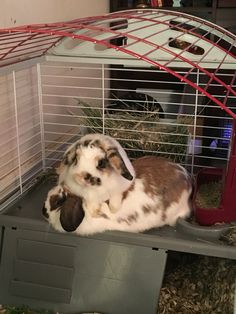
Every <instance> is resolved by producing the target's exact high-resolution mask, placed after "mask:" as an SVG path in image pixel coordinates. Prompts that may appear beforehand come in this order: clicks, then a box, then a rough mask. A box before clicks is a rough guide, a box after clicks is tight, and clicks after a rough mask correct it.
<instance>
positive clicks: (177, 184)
mask: <svg viewBox="0 0 236 314" xmlns="http://www.w3.org/2000/svg"><path fill="white" fill-rule="evenodd" d="M132 166H133V170H134V172H135V173H134V179H133V180H132V183H131V185H129V187H128V188H127V189H126V191H124V192H123V193H122V195H121V197H120V198H121V204H120V208H119V210H118V211H116V212H112V211H111V210H110V208H109V201H108V200H107V201H105V202H102V203H101V206H100V210H99V212H98V214H97V216H96V217H95V216H94V215H93V214H92V212H91V211H90V210H88V209H87V208H86V202H83V201H82V198H81V197H80V196H78V195H74V194H71V193H66V192H65V186H63V185H60V184H58V185H57V186H55V187H54V188H52V189H51V190H50V191H49V193H48V196H47V200H46V202H45V204H44V210H43V211H44V214H45V216H46V218H47V219H48V221H49V223H50V224H51V225H52V226H53V227H54V228H55V229H56V230H58V231H62V232H63V231H68V229H70V230H69V231H73V232H75V233H76V234H79V235H90V234H94V233H98V232H104V231H106V230H120V231H127V232H143V231H146V230H149V229H152V228H156V227H162V226H164V225H170V226H173V225H175V224H176V221H177V220H178V218H187V217H188V216H189V215H190V213H191V205H190V195H191V191H192V184H191V180H190V177H189V175H188V173H187V171H186V170H185V169H184V168H183V167H182V166H180V165H179V164H176V163H174V162H171V161H169V160H168V159H165V158H161V157H154V156H146V157H142V158H138V159H136V160H134V162H133V165H132ZM66 189H67V188H66ZM63 193H64V194H63ZM77 194H79V193H77ZM63 195H66V197H63ZM58 198H59V200H60V201H59V202H58V200H57V199H58ZM70 198H75V199H76V198H77V201H73V204H74V207H73V208H72V206H71V205H70V203H71V201H70ZM65 212H67V214H65ZM68 226H69V227H68ZM70 226H71V227H70Z"/></svg>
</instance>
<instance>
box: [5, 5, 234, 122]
mask: <svg viewBox="0 0 236 314" xmlns="http://www.w3.org/2000/svg"><path fill="white" fill-rule="evenodd" d="M127 25H128V26H127ZM0 36H1V44H2V48H1V51H2V52H1V54H0V58H1V64H2V66H4V65H6V64H12V63H14V62H20V61H22V60H27V59H28V60H29V59H30V58H35V57H38V56H41V55H45V54H47V53H48V52H49V49H50V48H52V47H53V46H55V45H56V44H58V43H59V42H60V44H59V45H58V47H57V48H58V51H57V49H55V50H53V51H54V53H59V54H60V53H62V54H63V55H64V53H65V50H66V49H64V48H66V46H67V48H69V49H67V52H66V53H65V54H66V55H67V53H68V51H69V55H76V56H83V53H84V52H85V53H87V52H88V54H89V53H90V52H91V51H93V50H94V49H95V51H96V55H97V56H99V55H100V53H99V50H100V52H101V56H103V57H108V56H107V55H106V54H105V55H104V50H105V51H109V52H110V51H112V55H111V56H110V57H114V58H128V59H129V57H131V58H133V59H136V60H142V61H143V62H144V63H146V64H148V65H149V66H150V65H151V66H154V67H156V68H159V69H161V70H164V71H166V72H168V73H170V74H172V75H173V76H175V77H177V78H178V79H179V80H182V81H184V82H186V83H187V84H189V85H190V86H192V87H194V88H195V89H197V90H198V91H199V92H200V93H203V94H204V95H205V96H207V97H208V98H209V99H211V100H212V101H214V102H215V103H216V104H218V105H219V106H221V107H222V108H223V109H224V110H225V111H226V112H227V113H228V114H229V115H231V116H232V117H234V118H235V117H236V115H235V113H234V112H232V110H230V109H229V108H228V107H227V106H225V103H224V102H221V101H220V100H219V99H218V98H215V97H214V96H213V95H212V94H210V93H209V90H208V86H209V85H210V84H211V83H213V84H220V85H222V86H223V87H224V88H225V90H226V91H227V92H228V95H229V96H236V92H235V90H234V89H233V88H232V85H233V84H234V79H235V78H234V79H233V81H232V82H231V84H228V85H227V84H225V82H224V81H223V80H222V79H221V76H220V70H221V69H222V68H223V67H224V64H227V63H228V62H229V63H230V65H231V66H233V67H234V69H235V66H234V65H235V60H236V54H235V50H236V46H235V35H233V34H231V33H229V32H228V31H226V30H224V29H223V28H221V27H218V26H216V25H214V24H212V23H210V22H207V21H204V20H202V19H200V18H197V17H193V16H190V15H187V14H183V13H180V12H171V11H165V10H142V11H140V10H130V11H124V12H115V13H111V14H107V15H105V16H97V17H92V18H83V19H77V20H73V21H69V22H64V23H51V24H38V25H28V26H21V27H16V28H11V29H2V30H1V34H0ZM18 37H19V38H18ZM63 38H67V39H68V40H69V41H67V40H64V41H62V42H61V40H62V39H63ZM71 39H72V41H71ZM84 43H92V44H91V45H86V44H85V45H84ZM83 47H84V49H83ZM96 47H97V49H96ZM61 48H62V49H61ZM74 48H76V50H75V51H74ZM77 48H78V49H77ZM103 48H104V49H103ZM77 50H78V51H77ZM91 56H93V57H95V55H94V54H92V55H91V54H90V57H91ZM176 61H178V62H179V65H180V66H183V65H184V66H187V67H188V68H189V70H188V71H187V72H186V73H185V74H184V75H181V74H179V73H178V72H176V71H175V70H173V65H174V64H175V62H176ZM209 62H210V63H212V64H214V65H213V67H214V71H209V70H207V69H206V67H204V66H203V64H208V66H209ZM181 64H182V65H181ZM196 68H197V69H198V70H199V72H200V73H202V74H204V75H205V76H206V78H207V83H206V84H205V85H204V86H202V87H201V86H199V85H197V84H196V83H195V82H194V81H192V80H191V77H192V76H191V74H192V72H194V71H195V69H196Z"/></svg>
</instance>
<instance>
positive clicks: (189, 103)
mask: <svg viewBox="0 0 236 314" xmlns="http://www.w3.org/2000/svg"><path fill="white" fill-rule="evenodd" d="M235 52H236V44H235V35H233V34H231V33H230V32H228V31H227V30H224V29H223V28H221V27H219V26H217V25H214V24H212V23H210V22H207V21H205V20H202V19H200V18H197V17H193V16H190V15H187V14H184V13H180V12H173V11H167V10H158V9H157V10H153V9H151V10H150V9H147V10H128V11H122V12H115V13H110V14H106V15H103V16H95V17H92V18H91V17H89V18H82V19H77V20H73V21H68V22H61V23H50V24H34V25H26V26H20V27H14V28H10V29H1V30H0V71H1V70H2V71H3V74H4V73H5V72H4V71H5V70H6V69H7V68H9V69H12V68H14V67H15V66H18V65H20V64H22V68H23V67H24V66H25V65H26V63H27V62H29V61H30V62H31V61H32V62H34V60H35V63H36V62H37V61H38V60H39V58H41V57H44V58H43V60H46V62H43V63H41V64H38V65H37V67H36V72H37V87H38V90H37V99H38V101H37V106H38V108H39V115H38V118H37V125H39V126H40V141H39V146H40V152H39V151H36V153H35V156H36V157H35V162H34V164H35V166H34V167H36V168H34V167H33V164H31V163H28V168H27V169H25V168H24V170H23V172H22V175H19V174H18V175H17V176H16V178H17V180H20V181H21V182H22V184H20V186H21V193H22V192H23V190H24V189H22V186H24V185H25V183H26V182H28V181H29V178H31V177H32V178H33V177H35V174H38V173H39V172H40V171H42V170H43V169H44V170H45V169H47V168H48V167H51V166H52V165H54V164H55V163H56V162H57V161H59V160H60V158H61V155H62V153H63V152H64V150H65V147H66V146H67V144H69V143H71V142H73V141H74V140H76V139H77V138H78V137H79V136H81V135H82V134H84V132H86V131H88V130H93V131H98V132H103V133H108V134H110V135H112V136H114V137H116V138H117V139H118V140H120V141H121V144H122V145H124V147H125V148H126V149H127V151H128V152H129V155H130V157H131V158H134V157H138V156H140V155H141V154H144V153H145V154H147V153H150V154H156V153H158V154H159V155H163V156H167V157H170V158H173V159H174V160H175V161H177V162H180V163H182V164H183V165H184V166H185V167H186V168H187V169H188V170H190V171H191V173H192V174H195V173H196V172H197V171H198V170H199V169H201V168H203V167H204V168H214V167H219V166H220V167H222V166H223V167H224V168H227V167H228V168H230V165H229V157H230V151H231V150H230V148H231V146H232V145H233V138H234V135H235V134H234V131H232V130H233V122H232V121H233V120H235V118H236V110H235V97H236V89H235V73H236V71H235V70H236V60H235V59H236V53H235ZM19 72H20V71H19ZM16 73H18V72H16ZM15 100H16V102H17V103H16V110H17V108H18V106H19V100H18V99H15ZM16 128H17V124H16ZM32 138H33V137H32ZM178 140H179V142H178ZM31 145H33V142H31ZM16 147H17V146H16ZM16 147H14V149H15V148H16ZM173 149H174V150H173ZM22 154H23V152H22V151H21V150H18V159H19V158H21V155H22ZM33 156H34V154H33V153H32V156H31V159H30V160H31V161H32V160H34V157H33ZM37 156H39V159H40V161H39V160H38V159H37ZM1 157H2V156H1ZM231 157H232V156H231ZM231 161H234V159H233V158H231ZM31 168H32V169H35V170H34V171H35V172H34V171H33V172H32V171H31V170H32V169H31ZM231 168H232V167H231ZM6 169H7V170H6ZM19 169H20V168H19ZM30 169H31V170H30ZM12 170H13V169H10V170H9V169H8V168H5V170H4V171H5V173H4V174H3V176H2V177H5V176H6V175H8V174H9V173H10V172H12ZM6 171H9V172H8V173H6ZM22 176H23V177H24V179H23V180H22V179H21V177H22ZM5 182H6V181H4V184H5ZM11 184H13V185H12V188H11V189H10V191H11V192H13V191H14V190H15V182H10V185H11ZM7 185H9V184H8V183H7ZM4 195H5V196H6V193H5V194H4Z"/></svg>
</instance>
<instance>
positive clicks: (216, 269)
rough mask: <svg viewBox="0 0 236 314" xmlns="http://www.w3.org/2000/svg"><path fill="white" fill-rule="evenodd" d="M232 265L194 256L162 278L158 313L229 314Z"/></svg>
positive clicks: (234, 266) (234, 270) (235, 275)
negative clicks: (191, 259) (192, 259)
mask: <svg viewBox="0 0 236 314" xmlns="http://www.w3.org/2000/svg"><path fill="white" fill-rule="evenodd" d="M235 278H236V262H235V261H232V260H227V259H221V258H214V257H207V256H196V258H195V259H194V261H193V262H189V263H186V261H184V262H183V263H182V264H180V265H179V266H178V267H177V268H176V269H175V270H174V271H171V272H169V273H168V274H166V275H165V277H164V281H163V285H162V288H161V291H160V298H159V305H158V311H157V313H158V314H171V313H175V314H194V313H198V314H203V313H204V314H213V313H214V314H216V313H224V314H232V313H233V303H234V291H235Z"/></svg>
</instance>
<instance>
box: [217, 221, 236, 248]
mask: <svg viewBox="0 0 236 314" xmlns="http://www.w3.org/2000/svg"><path fill="white" fill-rule="evenodd" d="M220 240H221V241H222V242H223V243H224V244H227V245H233V246H236V226H231V227H230V228H229V229H228V230H227V231H226V232H225V233H224V234H222V235H221V237H220Z"/></svg>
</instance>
